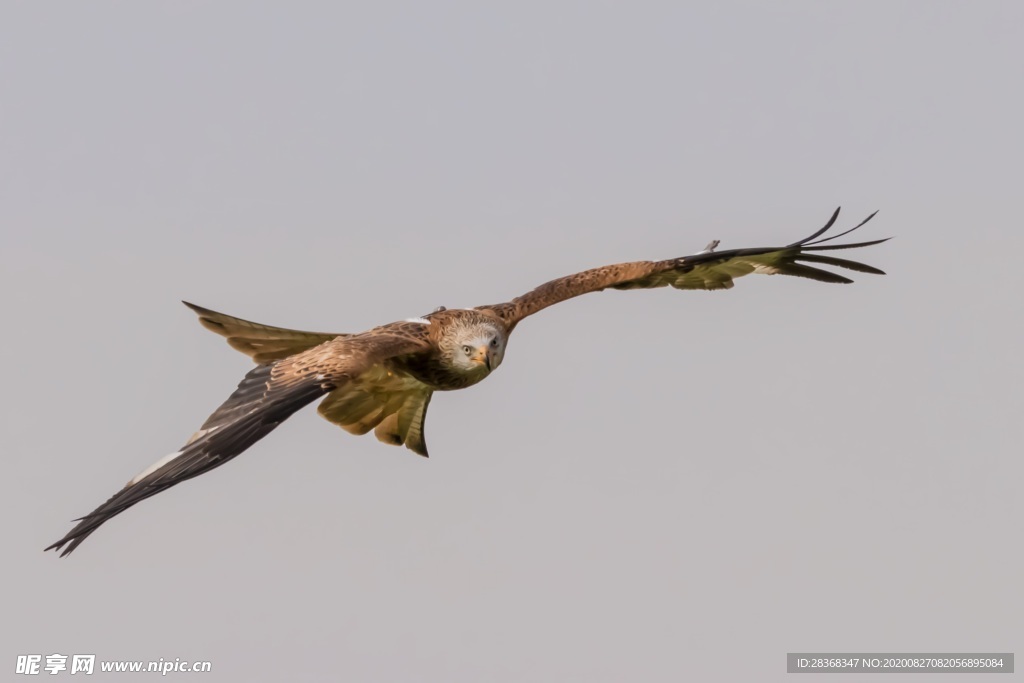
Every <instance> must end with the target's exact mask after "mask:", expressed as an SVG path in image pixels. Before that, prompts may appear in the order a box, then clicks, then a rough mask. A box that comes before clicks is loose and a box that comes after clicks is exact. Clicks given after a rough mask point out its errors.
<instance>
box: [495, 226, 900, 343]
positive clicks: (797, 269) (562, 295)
mask: <svg viewBox="0 0 1024 683" xmlns="http://www.w3.org/2000/svg"><path fill="white" fill-rule="evenodd" d="M875 213H877V212H875ZM874 215H875V214H874V213H873V214H871V215H870V216H868V217H867V218H865V219H864V220H863V221H861V222H860V223H858V224H857V225H855V226H854V227H852V228H850V229H849V230H846V231H844V232H841V233H839V234H838V235H835V236H832V237H826V238H824V239H818V238H819V237H821V236H822V235H824V234H825V233H826V232H827V231H828V230H829V229H830V228H831V227H832V226H833V225H834V224H835V222H836V219H837V218H838V216H839V209H836V211H835V213H834V214H833V215H832V217H831V218H830V219H829V221H828V222H827V223H826V224H825V226H824V227H823V228H821V229H820V230H818V231H816V232H815V233H814V234H812V235H810V236H808V237H806V238H804V239H802V240H799V241H797V242H793V243H792V244H789V245H787V246H784V247H763V248H757V249H731V250H726V251H711V249H713V248H714V247H715V246H717V244H718V242H717V240H716V241H714V242H712V243H711V244H710V245H708V247H709V249H707V250H705V251H703V252H701V253H699V254H693V255H691V256H683V257H680V258H675V259H669V260H666V261H637V262H634V263H620V264H618V265H614V266H604V267H602V268H594V269H593V270H586V271H583V272H581V273H576V274H574V275H569V276H567V277H563V278H559V279H557V280H552V281H551V282H547V283H545V284H543V285H541V286H540V287H538V288H536V289H534V290H533V291H531V292H529V293H527V294H524V295H523V296H520V297H516V298H515V299H513V300H512V301H510V302H508V303H504V304H497V305H492V306H480V307H479V308H480V309H482V310H490V311H492V312H493V313H495V314H496V315H498V316H500V317H501V318H502V319H504V320H505V323H506V325H508V327H509V329H511V328H513V327H515V325H516V323H518V322H519V321H520V320H522V319H523V318H525V317H526V316H529V315H533V314H534V313H536V312H538V311H541V310H543V309H545V308H547V307H548V306H552V305H554V304H556V303H559V302H561V301H565V300H566V299H571V298H573V297H576V296H580V295H581V294H587V293H589V292H598V291H601V290H602V289H606V288H609V287H611V288H614V289H652V288H655V287H674V288H676V289H705V290H714V289H730V288H732V286H733V281H734V280H735V279H736V278H738V277H742V276H744V275H749V274H750V273H762V274H766V275H791V276H794V277H803V278H808V279H811V280H817V281H818V282H833V283H849V282H852V280H850V279H849V278H847V277H845V276H843V275H840V274H838V273H833V272H831V271H829V270H824V269H822V268H817V267H815V266H811V265H807V264H808V263H813V264H816V265H818V264H820V265H827V266H833V267H836V268H844V269H847V270H853V271H857V272H861V273H875V274H884V273H883V271H881V270H879V269H878V268H875V267H874V266H869V265H867V264H864V263H858V262H856V261H850V260H847V259H841V258H836V257H832V256H823V255H820V254H816V253H814V252H819V251H831V250H836V249H857V248H860V247H868V246H871V245H874V244H880V243H882V242H885V241H886V240H885V239H880V240H872V241H870V242H858V243H854V244H834V245H824V244H823V243H824V242H828V241H830V240H833V239H835V238H836V237H840V236H842V235H846V234H849V233H851V232H853V231H854V230H856V229H857V228H860V227H861V226H862V225H864V224H865V223H867V222H868V221H869V220H871V218H873V217H874ZM815 240H817V241H815Z"/></svg>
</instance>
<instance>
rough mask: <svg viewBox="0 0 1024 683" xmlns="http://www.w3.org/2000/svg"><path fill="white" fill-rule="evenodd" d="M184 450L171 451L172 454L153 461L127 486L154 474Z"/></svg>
mask: <svg viewBox="0 0 1024 683" xmlns="http://www.w3.org/2000/svg"><path fill="white" fill-rule="evenodd" d="M184 452H185V451H177V452H176V453H171V454H170V455H165V456H164V457H162V458H160V459H159V460H157V461H156V462H155V463H153V464H152V465H150V466H149V467H147V468H146V469H144V470H142V471H141V472H139V473H138V474H136V475H135V476H134V477H132V479H131V480H130V481H129V482H128V483H127V484H126V486H131V485H132V484H137V483H139V482H140V481H141V480H143V479H145V478H146V477H148V476H149V475H151V474H153V473H154V472H156V471H157V470H158V469H160V468H161V467H163V466H164V465H166V464H167V463H169V462H170V461H172V460H174V459H175V458H177V457H178V456H179V455H181V454H182V453H184Z"/></svg>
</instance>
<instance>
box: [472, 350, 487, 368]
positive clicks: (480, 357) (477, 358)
mask: <svg viewBox="0 0 1024 683" xmlns="http://www.w3.org/2000/svg"><path fill="white" fill-rule="evenodd" d="M473 361H474V362H477V363H480V364H481V365H485V366H486V367H487V371H488V372H490V371H491V349H490V348H489V347H488V346H481V347H479V348H477V350H476V354H475V355H474V356H473Z"/></svg>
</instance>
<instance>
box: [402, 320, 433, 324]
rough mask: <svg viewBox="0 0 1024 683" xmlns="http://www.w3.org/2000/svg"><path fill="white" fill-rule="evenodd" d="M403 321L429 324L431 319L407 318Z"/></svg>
mask: <svg viewBox="0 0 1024 683" xmlns="http://www.w3.org/2000/svg"><path fill="white" fill-rule="evenodd" d="M402 322H404V323H419V324H420V325H429V324H430V321H429V320H427V319H426V318H406V319H405V320H403V321H402Z"/></svg>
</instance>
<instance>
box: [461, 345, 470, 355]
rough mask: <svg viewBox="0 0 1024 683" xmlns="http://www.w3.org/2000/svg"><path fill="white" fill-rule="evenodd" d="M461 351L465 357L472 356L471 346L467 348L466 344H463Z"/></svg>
mask: <svg viewBox="0 0 1024 683" xmlns="http://www.w3.org/2000/svg"><path fill="white" fill-rule="evenodd" d="M462 350H463V351H465V352H466V355H467V356H472V355H473V347H472V346H468V345H466V344H463V346H462Z"/></svg>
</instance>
